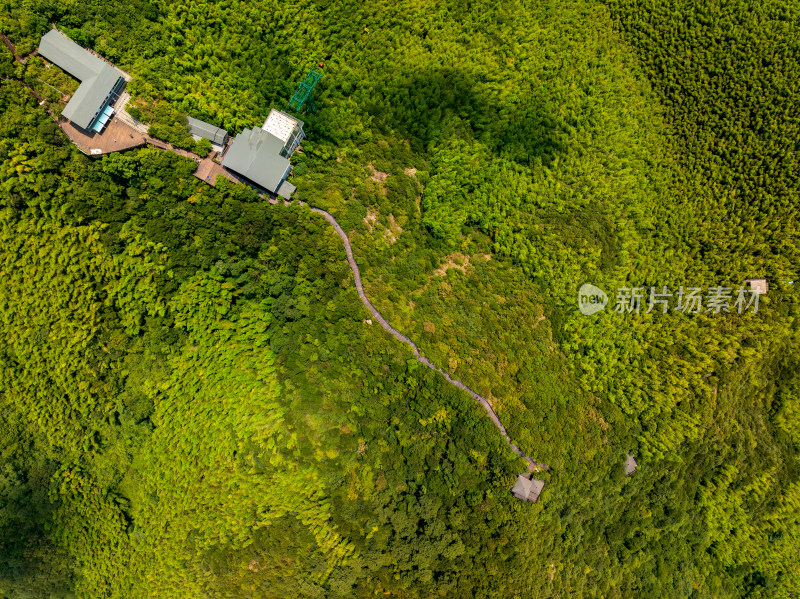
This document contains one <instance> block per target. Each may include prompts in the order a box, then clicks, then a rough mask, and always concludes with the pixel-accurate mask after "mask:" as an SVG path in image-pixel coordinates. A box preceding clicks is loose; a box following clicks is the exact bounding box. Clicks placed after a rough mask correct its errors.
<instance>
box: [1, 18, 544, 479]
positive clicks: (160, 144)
mask: <svg viewBox="0 0 800 599" xmlns="http://www.w3.org/2000/svg"><path fill="white" fill-rule="evenodd" d="M0 40H2V41H3V42H4V43H5V45H6V46H8V48H9V50H11V52H12V53H13V54H14V58H15V59H16V60H18V61H19V62H22V63H24V62H25V60H27V58H28V57H26V58H22V57H20V56H17V54H16V49H15V48H14V45H13V44H12V43H11V42H10V41H9V40H8V38H7V37H6V36H5V35H3V34H2V33H0ZM34 54H35V52H34ZM0 79H4V80H7V81H14V82H16V83H18V84H20V85H23V86H25V87H26V88H27V89H28V91H30V92H31V93H32V94H33V95H34V96H35V97H36V98H37V99H38V100H39V101H40V102H42V103H44V100H43V98H42V97H41V96H40V95H39V94H38V93H37V92H36V91H35V90H34V89H33V88H31V87H30V86H29V85H28V84H27V83H25V82H24V81H22V80H19V79H16V78H14V77H0ZM48 108H49V107H48ZM48 113H50V115H51V116H53V113H52V111H51V110H49V109H48ZM145 140H146V142H147V143H149V144H151V145H153V146H154V147H157V148H159V149H161V150H164V151H165V152H174V153H175V154H178V155H179V156H183V157H184V158H191V159H192V160H194V161H195V162H198V161H199V157H197V156H195V155H194V154H192V153H191V152H187V151H186V150H181V149H179V148H175V147H173V146H172V144H169V143H167V142H164V141H162V140H159V139H156V138H154V137H150V136H149V135H147V136H145ZM261 195H262V197H264V198H265V199H267V200H268V201H269V202H270V203H272V204H276V203H278V201H277V200H276V199H274V198H270V197H268V196H266V195H263V194H261ZM286 203H287V204H288V203H290V202H286ZM298 203H299V204H300V205H305V202H298ZM310 210H311V211H312V212H316V213H317V214H321V215H322V216H323V217H324V218H325V220H327V221H328V222H329V223H330V224H331V225H332V226H333V228H334V229H335V230H336V233H337V234H338V235H339V237H341V238H342V241H343V242H344V249H345V252H346V253H347V262H348V263H349V264H350V270H351V271H352V272H353V279H354V280H355V283H356V291H358V297H359V298H361V302H362V303H363V304H364V306H366V308H367V310H369V312H370V314H372V317H373V318H374V319H375V320H377V321H378V322H379V323H380V325H381V326H382V327H383V328H384V330H385V331H386V332H387V333H389V334H390V335H392V336H393V337H394V338H395V339H397V340H398V341H402V342H403V343H405V344H406V345H408V346H409V347H411V349H412V351H413V352H414V358H415V359H416V360H417V361H418V362H419V363H420V364H422V365H424V366H426V367H428V368H430V369H431V370H434V371H436V372H438V373H439V374H441V375H442V376H443V377H444V378H445V380H447V382H448V383H450V384H451V385H453V386H455V387H458V388H459V389H461V390H462V391H466V392H467V393H469V394H470V395H471V396H472V399H474V400H475V401H477V402H478V403H479V404H481V405H482V406H483V409H484V410H486V413H487V414H488V415H489V418H491V420H492V422H493V423H494V425H495V426H496V427H497V429H498V430H499V431H500V434H501V435H503V438H504V439H505V440H506V443H508V445H509V447H510V448H511V450H512V451H513V452H514V453H515V454H517V455H518V456H519V457H521V458H522V459H523V460H525V461H526V462H527V463H528V471H529V472H533V470H534V469H536V468H539V469H543V470H549V469H550V467H549V466H548V465H547V464H540V463H537V462H535V461H534V460H533V459H532V458H531V457H529V456H527V455H525V454H524V453H523V452H522V450H521V449H520V448H519V447H517V445H516V444H514V442H513V441H512V440H511V437H510V435H509V434H508V431H506V427H505V426H503V423H502V422H501V421H500V418H499V417H498V416H497V413H496V412H495V411H494V409H493V408H492V406H491V404H490V403H489V402H488V401H487V399H486V398H485V397H483V396H482V395H479V394H478V393H476V392H475V391H473V390H472V389H470V388H469V387H467V386H466V385H465V384H464V383H462V382H461V381H460V380H458V379H457V378H454V377H452V376H451V375H450V373H448V372H447V371H445V370H444V369H442V368H440V367H438V366H437V365H436V364H434V363H433V362H431V361H430V360H429V359H428V358H426V357H425V356H424V355H422V352H420V351H419V348H418V347H417V344H416V343H414V342H413V341H411V339H409V338H408V337H406V336H405V335H403V333H401V332H400V331H398V330H397V329H396V328H394V327H393V326H392V325H390V324H389V322H388V321H387V320H386V319H385V318H384V317H383V315H382V314H381V313H380V312H378V310H377V309H376V308H375V306H373V305H372V302H371V301H369V298H368V297H367V294H366V293H364V286H363V284H362V283H361V271H360V270H359V269H358V264H357V263H356V260H355V258H354V257H353V248H352V246H351V245H350V239H349V238H348V237H347V234H346V233H345V232H344V229H342V226H341V225H340V224H339V223H338V222H337V220H336V219H335V218H334V217H333V215H332V214H331V213H330V212H326V211H325V210H322V209H321V208H314V207H310Z"/></svg>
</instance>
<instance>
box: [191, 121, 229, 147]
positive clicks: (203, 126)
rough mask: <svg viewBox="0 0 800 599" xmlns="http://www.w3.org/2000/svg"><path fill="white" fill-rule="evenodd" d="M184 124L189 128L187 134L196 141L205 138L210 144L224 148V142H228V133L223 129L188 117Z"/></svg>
mask: <svg viewBox="0 0 800 599" xmlns="http://www.w3.org/2000/svg"><path fill="white" fill-rule="evenodd" d="M186 124H187V125H188V126H189V133H191V134H192V137H194V138H196V139H199V138H201V137H205V138H206V139H207V140H208V141H210V142H211V143H212V144H215V145H218V146H224V145H225V142H226V141H228V132H227V131H225V129H220V128H219V127H215V126H214V125H211V124H209V123H206V122H205V121H201V120H200V119H195V118H192V117H190V116H189V117H186Z"/></svg>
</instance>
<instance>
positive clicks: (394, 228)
mask: <svg viewBox="0 0 800 599" xmlns="http://www.w3.org/2000/svg"><path fill="white" fill-rule="evenodd" d="M402 232H403V228H402V227H401V226H400V225H398V224H397V221H396V220H395V219H394V214H390V215H389V228H388V229H386V230H384V232H383V236H384V237H385V238H386V239H388V240H389V243H394V242H395V241H397V238H398V237H400V234H401V233H402Z"/></svg>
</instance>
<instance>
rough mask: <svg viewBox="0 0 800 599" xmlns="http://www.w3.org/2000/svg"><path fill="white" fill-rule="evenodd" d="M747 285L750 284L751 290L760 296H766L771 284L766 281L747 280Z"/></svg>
mask: <svg viewBox="0 0 800 599" xmlns="http://www.w3.org/2000/svg"><path fill="white" fill-rule="evenodd" d="M745 283H749V284H750V289H752V290H753V291H755V292H756V293H758V294H759V295H764V294H765V293H767V291H769V283H767V280H766V279H747V280H746V281H745Z"/></svg>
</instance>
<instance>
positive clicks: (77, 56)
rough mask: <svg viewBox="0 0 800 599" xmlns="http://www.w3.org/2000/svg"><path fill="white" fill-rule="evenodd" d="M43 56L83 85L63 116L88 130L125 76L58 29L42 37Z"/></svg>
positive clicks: (68, 104)
mask: <svg viewBox="0 0 800 599" xmlns="http://www.w3.org/2000/svg"><path fill="white" fill-rule="evenodd" d="M39 54H41V55H42V56H44V57H45V58H46V59H47V60H49V61H50V62H52V63H53V64H55V65H57V66H59V67H61V68H62V69H64V70H65V71H66V72H67V73H69V74H70V75H72V76H73V77H75V78H76V79H78V80H79V81H80V82H81V84H80V85H79V86H78V89H77V91H76V92H75V93H74V94H73V95H72V98H71V99H70V101H69V102H68V103H67V105H66V106H65V107H64V110H63V111H62V112H61V114H62V116H64V117H65V118H67V119H69V120H70V121H72V122H73V123H75V124H76V125H78V126H79V127H82V128H84V129H87V130H88V129H89V127H90V126H91V124H92V122H93V121H94V120H95V117H96V116H97V113H98V111H99V110H100V109H101V108H102V106H103V103H104V102H105V101H106V99H107V98H108V96H109V94H111V92H112V91H113V90H114V88H115V87H116V86H117V84H118V82H119V80H120V79H121V78H122V73H120V72H119V71H118V70H117V69H115V68H114V67H112V66H111V65H109V64H108V63H106V62H105V61H104V60H102V59H101V58H98V57H97V56H94V55H93V54H92V53H91V52H89V51H88V50H86V49H85V48H81V47H80V46H79V45H78V44H76V43H75V42H73V41H72V40H71V39H69V38H68V37H67V36H66V35H64V34H63V33H61V32H60V31H57V30H56V29H51V30H50V31H48V32H47V33H46V34H44V35H43V36H42V39H41V41H40V42H39Z"/></svg>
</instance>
